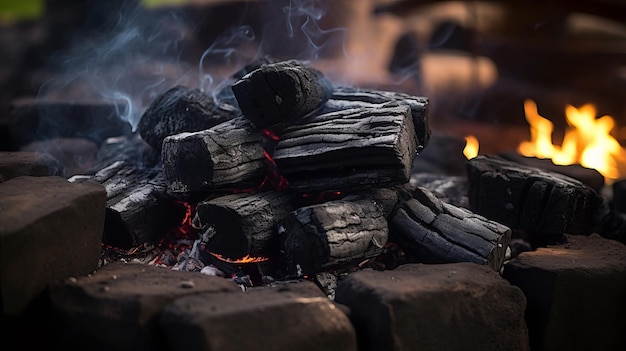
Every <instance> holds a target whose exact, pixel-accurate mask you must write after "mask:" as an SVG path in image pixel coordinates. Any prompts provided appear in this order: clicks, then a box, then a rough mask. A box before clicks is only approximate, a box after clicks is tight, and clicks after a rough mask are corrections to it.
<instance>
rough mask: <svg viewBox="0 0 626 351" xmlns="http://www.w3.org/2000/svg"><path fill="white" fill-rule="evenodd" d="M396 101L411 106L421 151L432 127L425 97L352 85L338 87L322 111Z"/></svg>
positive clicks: (370, 106)
mask: <svg viewBox="0 0 626 351" xmlns="http://www.w3.org/2000/svg"><path fill="white" fill-rule="evenodd" d="M391 101H395V102H398V103H400V104H402V105H408V106H409V107H410V108H411V116H412V117H413V126H414V127H415V136H416V137H417V140H416V141H417V145H416V148H417V152H421V150H422V149H423V148H425V147H426V145H427V144H428V142H429V140H430V127H429V124H428V107H429V101H428V98H425V97H416V96H411V95H408V94H404V93H399V92H393V91H382V90H368V89H357V88H351V87H336V88H335V89H334V90H333V95H332V96H331V98H330V99H329V100H328V101H327V102H326V104H325V105H324V108H323V109H322V111H321V112H322V113H328V112H335V111H341V110H346V109H353V108H363V107H368V108H373V109H377V108H379V107H382V106H383V105H385V104H387V103H389V102H391Z"/></svg>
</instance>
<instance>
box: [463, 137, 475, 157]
mask: <svg viewBox="0 0 626 351" xmlns="http://www.w3.org/2000/svg"><path fill="white" fill-rule="evenodd" d="M463 155H465V158H467V159H468V160H470V159H472V158H474V157H476V156H478V139H476V137H475V136H473V135H468V136H466V137H465V148H464V149H463Z"/></svg>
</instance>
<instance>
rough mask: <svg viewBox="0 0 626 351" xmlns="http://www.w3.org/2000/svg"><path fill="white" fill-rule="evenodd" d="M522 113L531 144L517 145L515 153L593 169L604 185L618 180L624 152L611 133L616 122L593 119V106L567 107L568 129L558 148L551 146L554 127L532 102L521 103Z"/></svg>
mask: <svg viewBox="0 0 626 351" xmlns="http://www.w3.org/2000/svg"><path fill="white" fill-rule="evenodd" d="M524 114H525V115H526V120H527V121H528V124H529V125H530V141H525V142H522V143H520V145H519V147H518V152H519V153H521V154H522V155H524V156H534V157H539V158H549V159H552V162H553V163H554V164H557V165H569V164H575V163H578V164H580V165H582V166H584V167H587V168H593V169H596V170H597V171H598V172H600V173H601V174H602V175H603V176H604V178H605V180H606V181H607V182H611V181H614V180H616V179H618V178H620V177H621V174H622V172H621V171H620V168H623V167H624V161H626V150H624V149H623V148H622V146H621V145H620V143H619V142H618V141H617V140H616V139H615V138H614V137H613V136H612V135H611V134H610V133H611V131H612V130H613V127H614V126H615V121H614V119H613V118H612V117H611V116H609V115H604V116H601V117H599V118H596V107H595V106H594V105H593V104H586V105H584V106H582V107H580V108H576V107H574V106H572V105H567V106H566V108H565V116H566V121H567V124H568V125H569V127H568V128H567V130H566V131H565V135H564V137H563V142H562V144H561V145H560V146H559V145H555V144H553V143H552V132H553V129H554V125H553V124H552V122H551V121H550V120H549V119H547V118H545V117H543V116H541V115H540V114H539V112H538V110H537V104H536V103H535V102H534V101H532V100H526V101H525V102H524Z"/></svg>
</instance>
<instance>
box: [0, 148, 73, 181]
mask: <svg viewBox="0 0 626 351" xmlns="http://www.w3.org/2000/svg"><path fill="white" fill-rule="evenodd" d="M62 170H63V166H62V165H61V164H60V163H59V161H58V160H57V159H56V158H54V157H53V156H50V155H49V154H46V153H39V152H29V151H12V152H0V183H2V182H4V181H7V180H9V179H11V178H14V177H18V176H60V175H61V173H62Z"/></svg>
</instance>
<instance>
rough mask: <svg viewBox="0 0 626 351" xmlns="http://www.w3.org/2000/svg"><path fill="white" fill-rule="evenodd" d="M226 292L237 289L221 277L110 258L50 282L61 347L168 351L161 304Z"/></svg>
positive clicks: (237, 289) (111, 350)
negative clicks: (86, 273)
mask: <svg viewBox="0 0 626 351" xmlns="http://www.w3.org/2000/svg"><path fill="white" fill-rule="evenodd" d="M225 291H228V292H231V293H233V292H237V291H240V289H239V287H238V286H237V285H236V284H235V283H233V282H231V281H229V280H227V279H224V278H220V277H215V276H207V275H204V274H200V273H196V272H183V271H175V270H172V269H171V268H166V267H158V266H153V265H147V264H140V263H123V262H121V261H115V262H112V263H109V264H107V265H105V266H104V267H102V268H101V269H99V270H98V271H97V272H95V273H94V274H91V275H89V276H83V277H79V278H77V279H69V280H67V281H64V282H60V283H58V284H55V285H53V286H52V287H51V289H50V300H51V303H52V308H53V310H54V315H55V318H56V320H57V321H58V322H59V324H60V326H59V329H60V330H59V332H60V334H62V335H61V339H62V340H61V347H62V348H64V349H70V350H86V349H88V350H107V351H115V350H129V351H130V350H132V351H140V350H167V349H168V347H167V342H166V339H165V335H166V333H165V331H164V330H162V329H160V328H159V323H158V320H159V316H160V314H161V312H162V310H163V308H164V307H165V306H166V305H168V304H169V303H171V302H172V301H174V300H176V299H177V298H180V297H182V296H186V295H196V294H200V293H216V292H225ZM179 341H180V342H182V343H186V341H185V340H184V339H180V340H179Z"/></svg>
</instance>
